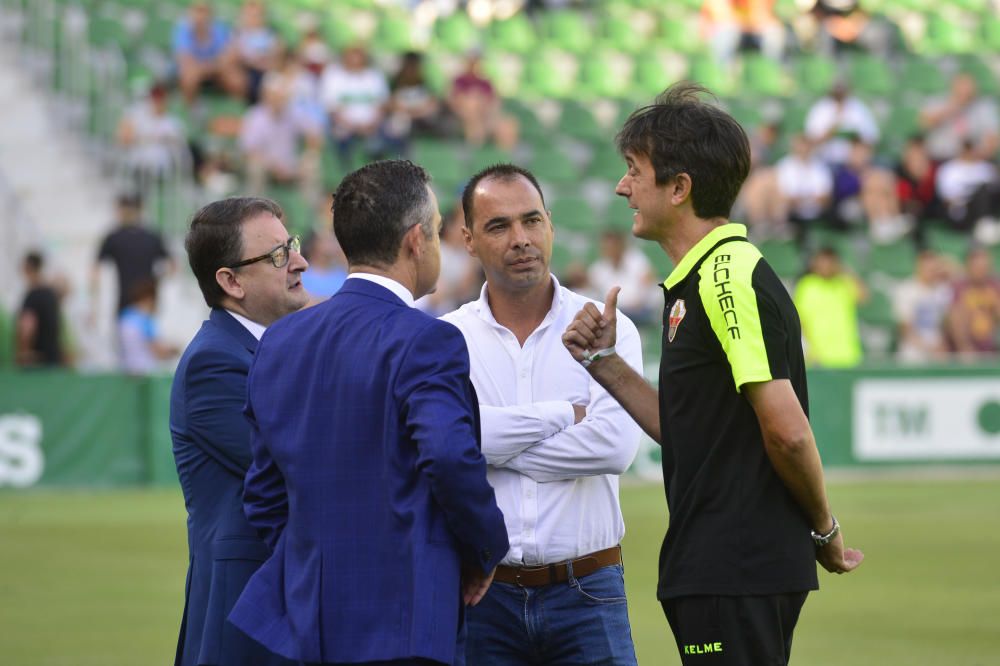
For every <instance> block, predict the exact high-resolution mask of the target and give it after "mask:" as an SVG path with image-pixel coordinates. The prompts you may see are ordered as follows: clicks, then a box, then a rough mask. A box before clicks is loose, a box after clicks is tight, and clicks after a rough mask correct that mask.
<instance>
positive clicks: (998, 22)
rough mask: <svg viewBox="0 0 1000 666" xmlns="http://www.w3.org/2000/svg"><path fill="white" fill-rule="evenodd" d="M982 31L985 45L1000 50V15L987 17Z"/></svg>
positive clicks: (992, 49)
mask: <svg viewBox="0 0 1000 666" xmlns="http://www.w3.org/2000/svg"><path fill="white" fill-rule="evenodd" d="M982 32H983V34H982V37H983V46H984V47H985V48H987V49H989V50H990V51H993V52H997V51H1000V17H997V16H987V17H985V18H984V19H983V22H982Z"/></svg>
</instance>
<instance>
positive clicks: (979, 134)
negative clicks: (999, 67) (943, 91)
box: [920, 73, 1000, 162]
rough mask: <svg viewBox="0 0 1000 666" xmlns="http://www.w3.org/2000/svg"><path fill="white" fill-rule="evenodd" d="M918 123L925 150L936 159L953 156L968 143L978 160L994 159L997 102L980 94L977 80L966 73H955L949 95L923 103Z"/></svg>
mask: <svg viewBox="0 0 1000 666" xmlns="http://www.w3.org/2000/svg"><path fill="white" fill-rule="evenodd" d="M920 125H921V127H923V129H924V131H925V132H926V134H927V150H928V152H929V153H930V155H931V158H933V159H934V160H935V161H937V162H944V161H945V160H950V159H954V158H955V157H957V156H958V154H959V153H960V152H962V148H963V146H964V145H965V144H967V143H968V144H971V150H972V153H973V155H974V156H975V157H976V158H978V159H981V160H989V161H992V160H994V159H995V158H996V154H997V149H998V148H1000V120H998V118H997V105H996V103H995V102H994V101H993V100H992V99H990V98H989V97H985V96H980V95H979V92H978V89H977V86H976V80H975V79H974V78H972V76H970V75H969V74H964V73H960V74H956V75H955V77H954V78H953V79H952V80H951V91H950V93H949V94H948V96H947V97H943V98H936V99H933V100H931V101H930V102H928V103H927V104H926V105H925V106H924V108H923V110H922V111H921V112H920Z"/></svg>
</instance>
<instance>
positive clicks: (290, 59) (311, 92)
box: [262, 48, 327, 128]
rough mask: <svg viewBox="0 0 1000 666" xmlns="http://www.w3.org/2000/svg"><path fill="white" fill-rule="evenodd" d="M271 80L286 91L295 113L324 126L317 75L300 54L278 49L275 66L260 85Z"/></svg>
mask: <svg viewBox="0 0 1000 666" xmlns="http://www.w3.org/2000/svg"><path fill="white" fill-rule="evenodd" d="M272 80H273V81H277V82H278V84H279V85H281V86H282V87H283V88H285V90H287V91H288V96H289V104H290V105H291V107H292V109H293V110H294V111H295V113H296V114H302V115H304V116H306V117H309V118H312V120H313V123H314V125H315V126H316V127H318V128H325V127H326V124H327V117H326V111H324V110H323V105H322V104H321V103H320V99H319V77H318V76H316V75H314V74H313V72H312V70H310V69H309V68H307V67H306V65H305V64H304V63H303V61H302V57H301V55H296V53H295V52H293V51H290V50H288V49H285V48H282V49H279V51H278V55H277V57H276V59H275V66H274V68H273V69H271V70H270V71H268V72H267V74H266V75H265V76H264V81H263V83H262V85H263V86H267V85H268V84H269V83H270V82H271V81H272Z"/></svg>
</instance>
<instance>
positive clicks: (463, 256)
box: [417, 206, 484, 316]
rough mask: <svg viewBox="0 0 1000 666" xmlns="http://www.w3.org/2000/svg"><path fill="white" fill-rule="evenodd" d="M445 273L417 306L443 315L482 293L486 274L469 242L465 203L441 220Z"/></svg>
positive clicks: (437, 314) (442, 258)
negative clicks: (466, 235) (471, 253)
mask: <svg viewBox="0 0 1000 666" xmlns="http://www.w3.org/2000/svg"><path fill="white" fill-rule="evenodd" d="M441 222H442V226H441V274H440V275H439V276H438V281H437V288H436V289H435V290H434V292H432V293H430V294H428V295H426V296H424V297H423V298H421V299H419V300H418V301H417V307H418V308H420V309H421V310H423V311H424V312H427V313H428V314H431V315H434V316H440V315H443V314H445V313H448V312H451V311H452V310H455V309H457V308H458V307H459V306H461V305H464V304H465V303H468V302H469V301H474V300H476V299H477V298H479V296H480V289H481V288H482V286H483V281H484V278H483V274H482V270H481V269H480V266H479V262H478V261H476V260H475V259H473V258H472V256H471V255H470V254H469V251H468V249H466V244H465V215H464V214H463V212H462V207H461V206H456V207H455V208H453V209H452V210H451V211H450V212H448V213H447V214H445V216H444V219H443V220H442V221H441Z"/></svg>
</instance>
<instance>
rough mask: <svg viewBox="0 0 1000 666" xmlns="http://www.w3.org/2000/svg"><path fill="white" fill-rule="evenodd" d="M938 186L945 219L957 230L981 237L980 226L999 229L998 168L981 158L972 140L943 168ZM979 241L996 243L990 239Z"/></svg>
mask: <svg viewBox="0 0 1000 666" xmlns="http://www.w3.org/2000/svg"><path fill="white" fill-rule="evenodd" d="M936 185H937V192H938V196H939V197H940V198H941V201H942V202H943V203H944V207H945V217H946V218H947V220H948V223H949V224H950V225H951V226H952V227H953V228H954V229H958V230H961V231H970V230H975V232H976V233H977V234H979V233H980V227H982V228H983V229H992V228H993V227H994V226H996V218H997V217H1000V178H998V175H997V168H996V165H994V164H993V163H992V162H987V161H986V160H984V159H982V158H981V157H979V154H978V152H977V151H976V145H975V144H974V143H973V142H972V141H971V140H967V141H966V142H965V143H964V144H963V146H962V151H961V152H960V153H959V154H958V157H956V158H955V159H953V160H949V161H947V162H945V163H944V164H942V165H941V168H940V169H938V172H937V183H936ZM989 233H990V232H986V235H989ZM978 240H980V241H983V242H989V243H991V244H992V243H993V242H996V240H995V239H990V238H979V239H978Z"/></svg>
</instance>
